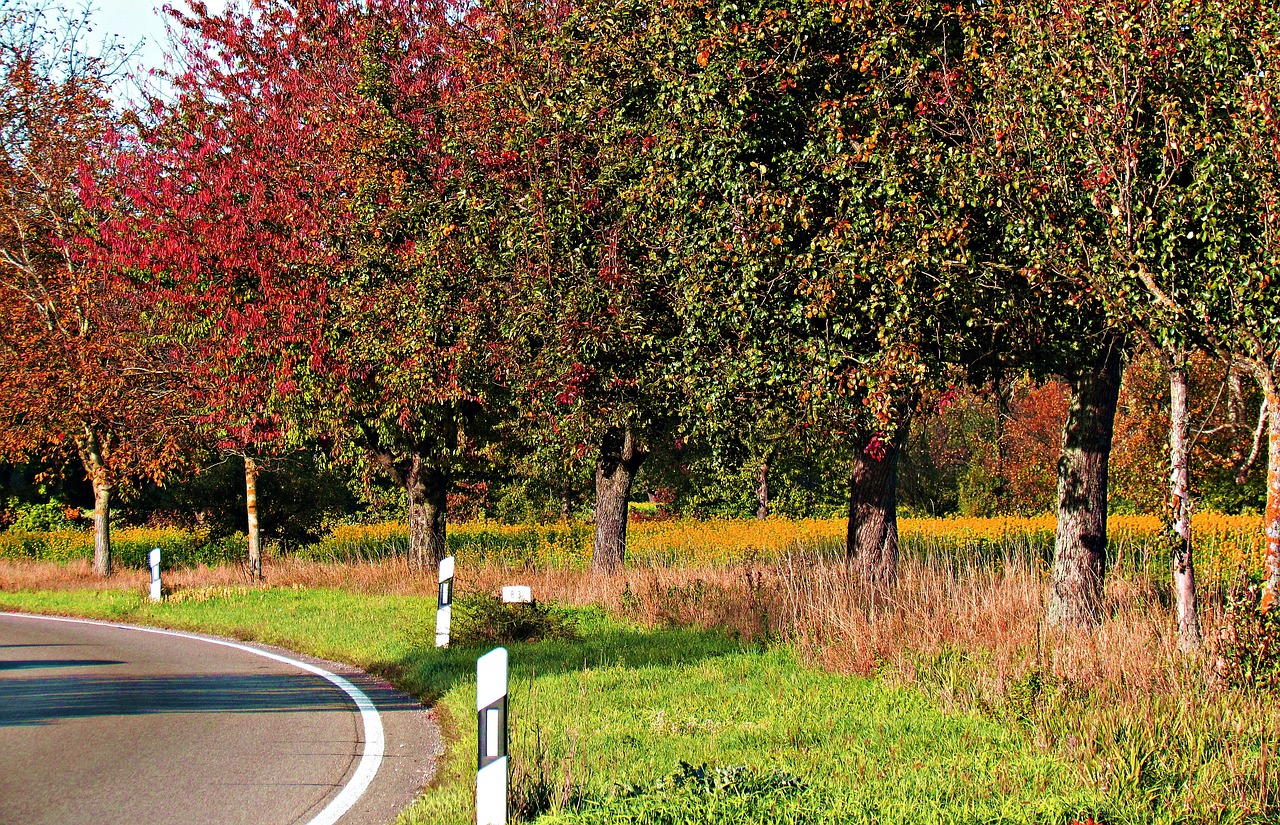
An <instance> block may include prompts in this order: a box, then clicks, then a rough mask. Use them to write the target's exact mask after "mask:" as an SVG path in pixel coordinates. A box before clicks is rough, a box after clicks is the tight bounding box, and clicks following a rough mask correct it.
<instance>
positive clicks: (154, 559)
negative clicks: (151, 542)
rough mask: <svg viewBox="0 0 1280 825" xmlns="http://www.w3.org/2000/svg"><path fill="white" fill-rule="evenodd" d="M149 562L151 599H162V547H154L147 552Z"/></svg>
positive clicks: (156, 600) (154, 600)
mask: <svg viewBox="0 0 1280 825" xmlns="http://www.w3.org/2000/svg"><path fill="white" fill-rule="evenodd" d="M147 563H148V564H149V565H150V566H151V601H153V602H158V601H160V548H159V547H152V548H151V552H150V553H148V554H147Z"/></svg>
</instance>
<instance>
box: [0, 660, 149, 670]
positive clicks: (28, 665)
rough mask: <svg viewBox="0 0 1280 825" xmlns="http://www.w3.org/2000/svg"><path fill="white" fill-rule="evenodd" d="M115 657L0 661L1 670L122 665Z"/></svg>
mask: <svg viewBox="0 0 1280 825" xmlns="http://www.w3.org/2000/svg"><path fill="white" fill-rule="evenodd" d="M122 664H124V662H118V661H116V660H115V659H20V660H18V661H16V662H0V670H40V669H42V668H46V667H104V666H106V665H122Z"/></svg>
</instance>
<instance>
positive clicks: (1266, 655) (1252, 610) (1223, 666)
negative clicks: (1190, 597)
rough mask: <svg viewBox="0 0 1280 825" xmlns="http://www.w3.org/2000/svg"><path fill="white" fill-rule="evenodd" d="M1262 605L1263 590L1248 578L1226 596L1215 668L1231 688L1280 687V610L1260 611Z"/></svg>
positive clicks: (1242, 579)
mask: <svg viewBox="0 0 1280 825" xmlns="http://www.w3.org/2000/svg"><path fill="white" fill-rule="evenodd" d="M1260 602H1261V588H1259V586H1258V583H1257V582H1256V581H1254V580H1252V578H1251V577H1249V576H1247V575H1245V574H1241V576H1240V580H1239V581H1238V582H1237V584H1236V585H1235V587H1233V588H1231V591H1230V592H1229V593H1228V594H1227V603H1226V610H1225V612H1224V615H1223V623H1222V631H1221V633H1220V635H1219V637H1218V640H1217V645H1216V648H1217V649H1216V651H1215V652H1216V654H1217V657H1216V660H1215V667H1216V670H1217V672H1218V675H1219V676H1220V677H1221V678H1222V680H1223V681H1224V682H1226V683H1227V684H1228V685H1230V686H1232V687H1243V688H1260V689H1264V690H1267V689H1270V690H1274V689H1276V688H1277V687H1280V610H1268V611H1263V610H1260V609H1259V604H1260Z"/></svg>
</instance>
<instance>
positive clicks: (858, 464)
mask: <svg viewBox="0 0 1280 825" xmlns="http://www.w3.org/2000/svg"><path fill="white" fill-rule="evenodd" d="M910 426H911V417H910V415H906V416H903V418H902V421H901V422H900V423H899V424H898V430H897V432H895V433H894V436H893V438H892V439H891V440H889V441H879V440H876V441H874V442H873V443H872V444H871V445H868V446H867V447H866V448H864V449H862V450H859V451H857V452H856V453H855V454H854V457H853V472H852V473H851V477H850V480H849V532H848V539H847V541H848V543H847V545H846V549H845V558H846V560H847V561H848V562H849V564H850V565H852V566H853V568H854V569H855V570H856V571H857V573H858V574H859V575H860V576H861V577H862V579H863V580H864V581H870V582H878V583H881V584H889V583H892V582H893V581H894V580H895V579H896V578H897V577H898V457H899V456H900V455H901V453H902V448H903V445H905V444H906V443H907V431H908V429H910Z"/></svg>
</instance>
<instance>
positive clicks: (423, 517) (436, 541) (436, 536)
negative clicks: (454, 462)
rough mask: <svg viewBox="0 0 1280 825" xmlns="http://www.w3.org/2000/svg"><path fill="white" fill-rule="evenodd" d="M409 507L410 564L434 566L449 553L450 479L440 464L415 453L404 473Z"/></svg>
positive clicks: (417, 566) (420, 567)
mask: <svg viewBox="0 0 1280 825" xmlns="http://www.w3.org/2000/svg"><path fill="white" fill-rule="evenodd" d="M404 482H405V495H406V498H407V499H408V510H409V563H410V564H411V565H413V566H414V567H416V568H419V569H423V568H427V567H434V566H435V565H437V564H439V563H440V560H441V559H443V558H444V557H445V556H446V555H448V552H449V551H448V537H447V535H446V534H445V530H446V527H445V514H446V512H447V495H448V492H449V479H448V477H447V476H446V475H445V474H444V472H443V471H441V470H440V469H439V468H437V467H433V466H431V465H430V464H428V463H427V462H426V461H424V460H423V459H422V458H421V457H420V456H414V458H413V460H412V462H411V463H410V465H409V471H408V472H407V473H405V474H404Z"/></svg>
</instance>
